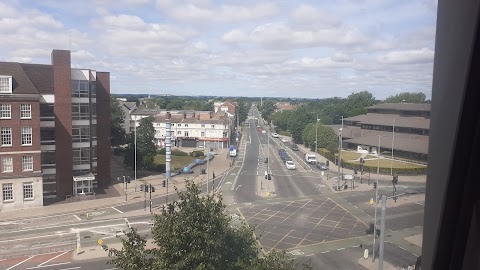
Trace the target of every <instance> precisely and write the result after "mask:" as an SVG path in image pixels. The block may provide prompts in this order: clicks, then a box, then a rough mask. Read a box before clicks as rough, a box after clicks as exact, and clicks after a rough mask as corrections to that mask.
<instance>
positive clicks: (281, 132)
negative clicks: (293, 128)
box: [278, 130, 292, 137]
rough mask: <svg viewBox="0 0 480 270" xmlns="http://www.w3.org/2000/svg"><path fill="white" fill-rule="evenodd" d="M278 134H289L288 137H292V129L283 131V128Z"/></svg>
mask: <svg viewBox="0 0 480 270" xmlns="http://www.w3.org/2000/svg"><path fill="white" fill-rule="evenodd" d="M278 134H280V135H283V136H288V137H292V133H290V131H288V130H287V131H283V130H280V131H278Z"/></svg>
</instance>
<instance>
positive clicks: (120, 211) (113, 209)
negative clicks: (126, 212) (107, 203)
mask: <svg viewBox="0 0 480 270" xmlns="http://www.w3.org/2000/svg"><path fill="white" fill-rule="evenodd" d="M112 209H113V210H115V211H117V212H118V213H120V214H123V212H122V211H120V210H118V209H117V208H115V207H114V206H112Z"/></svg>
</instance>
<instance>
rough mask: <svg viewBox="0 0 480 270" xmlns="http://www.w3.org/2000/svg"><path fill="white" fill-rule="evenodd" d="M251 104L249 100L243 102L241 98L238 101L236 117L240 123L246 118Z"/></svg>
mask: <svg viewBox="0 0 480 270" xmlns="http://www.w3.org/2000/svg"><path fill="white" fill-rule="evenodd" d="M251 106H252V103H251V102H245V101H243V100H240V101H238V108H237V109H238V115H239V116H238V117H239V121H240V123H243V122H245V120H247V116H248V111H249V110H250V107H251Z"/></svg>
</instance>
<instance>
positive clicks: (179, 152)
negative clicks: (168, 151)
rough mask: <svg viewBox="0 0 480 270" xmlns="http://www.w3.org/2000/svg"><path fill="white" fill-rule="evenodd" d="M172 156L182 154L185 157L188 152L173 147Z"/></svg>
mask: <svg viewBox="0 0 480 270" xmlns="http://www.w3.org/2000/svg"><path fill="white" fill-rule="evenodd" d="M172 156H182V157H186V156H188V153H187V152H183V151H181V150H178V149H173V150H172Z"/></svg>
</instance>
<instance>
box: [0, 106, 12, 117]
mask: <svg viewBox="0 0 480 270" xmlns="http://www.w3.org/2000/svg"><path fill="white" fill-rule="evenodd" d="M11 118H12V106H11V105H10V104H0V119H11Z"/></svg>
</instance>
